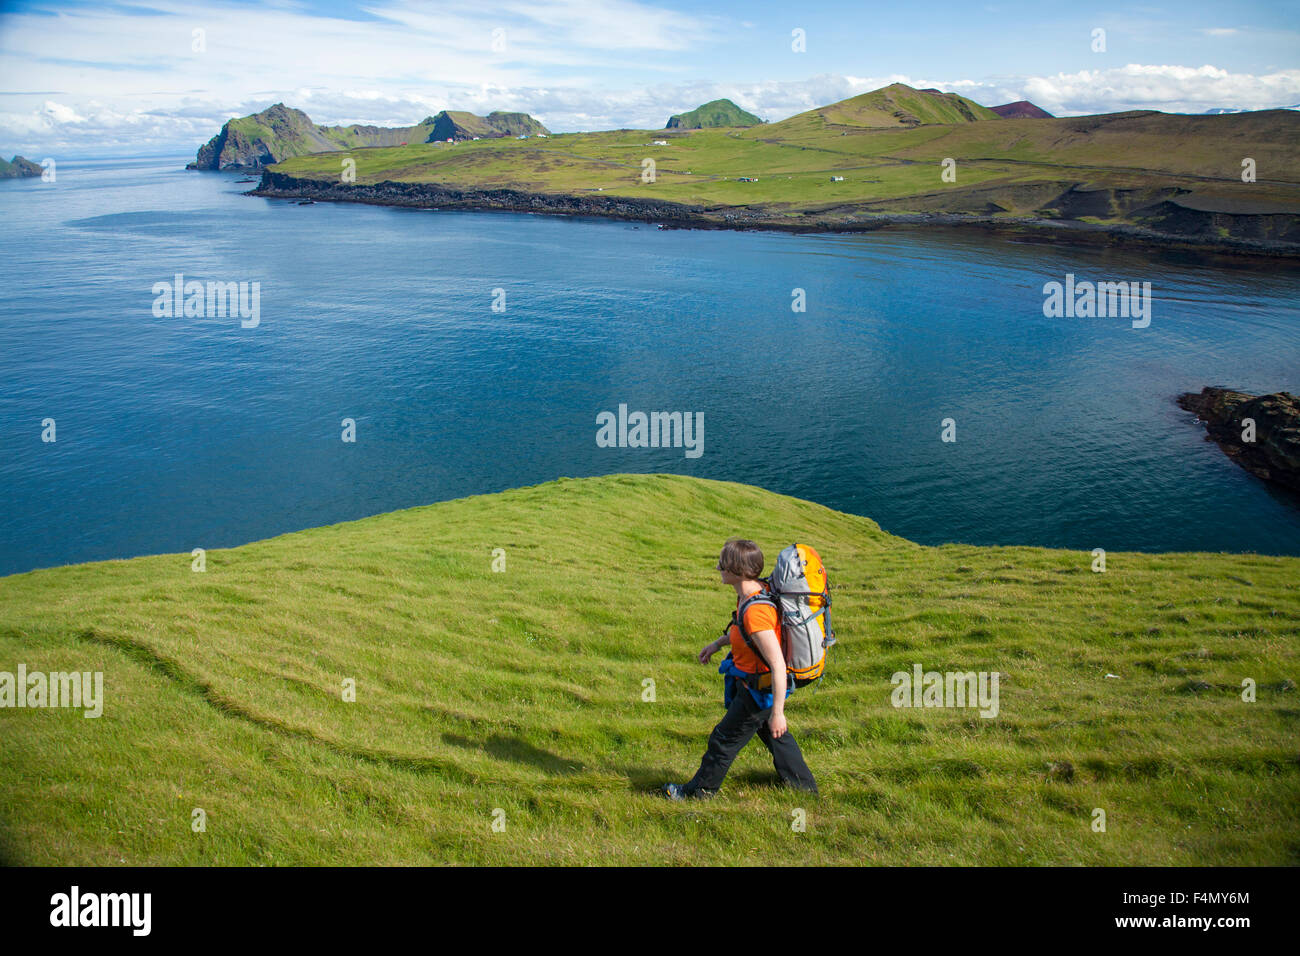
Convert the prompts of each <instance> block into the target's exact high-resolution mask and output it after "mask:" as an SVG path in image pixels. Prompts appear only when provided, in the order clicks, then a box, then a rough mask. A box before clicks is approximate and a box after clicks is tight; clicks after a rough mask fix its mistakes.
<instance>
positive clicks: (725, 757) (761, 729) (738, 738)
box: [684, 686, 817, 794]
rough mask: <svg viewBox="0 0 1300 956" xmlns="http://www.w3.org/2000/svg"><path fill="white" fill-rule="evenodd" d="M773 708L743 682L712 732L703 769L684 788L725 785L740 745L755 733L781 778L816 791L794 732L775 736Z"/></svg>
mask: <svg viewBox="0 0 1300 956" xmlns="http://www.w3.org/2000/svg"><path fill="white" fill-rule="evenodd" d="M771 714H772V708H770V707H765V708H763V709H761V710H760V709H759V706H758V703H757V702H756V701H755V700H754V695H753V694H751V693H750V692H749V690H748V689H747V688H745V687H743V686H738V687H736V691H735V694H734V695H733V697H732V699H731V706H730V707H728V708H727V715H726V716H725V717H723V718H722V720H720V721H719V722H718V726H716V727H714V728H713V733H711V734H709V747H708V749H707V750H706V751H705V752H704V758H703V759H702V760H701V761H700V769H699V770H697V771H696V772H695V776H694V777H692V778H691V782H690V783H688V784H687V785H686V787H685V788H684V789H685V790H686V792H687V793H688V794H694V793H695V792H696V791H697V790H717V789H718V788H719V787H721V786H722V781H723V778H724V777H726V776H727V771H728V770H729V769H730V768H731V762H732V761H733V760H735V759H736V755H737V754H738V753H740V751H741V748H743V747H744V746H745V744H747V743H749V738H751V737H753V736H754V734H755V733H757V734H758V736H759V738H760V739H761V740H762V741H763V744H764V746H766V747H767V749H768V751H769V752H770V753H771V754H772V765H773V766H774V767H776V772H777V773H778V774H780V776H781V779H782V780H784V781H785V782H786V784H787V785H788V786H790V787H793V788H794V789H796V790H806V791H808V792H810V793H816V792H817V781H816V780H814V779H813V775H812V771H811V770H809V769H808V765H807V764H806V763H804V759H803V752H802V751H801V750H800V749H799V744H798V743H797V742H796V741H795V739H794V734H792V733H790V731H789V730H786V732H785V733H784V734H782V735H781V736H780V737H779V738H777V739H775V740H774V739H773V738H772V729H771V728H770V727H768V725H767V718H768V717H769V716H771Z"/></svg>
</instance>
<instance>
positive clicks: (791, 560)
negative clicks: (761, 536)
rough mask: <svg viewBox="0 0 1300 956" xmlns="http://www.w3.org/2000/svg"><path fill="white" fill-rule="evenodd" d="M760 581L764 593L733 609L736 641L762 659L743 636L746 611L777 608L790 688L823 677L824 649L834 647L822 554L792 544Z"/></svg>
mask: <svg viewBox="0 0 1300 956" xmlns="http://www.w3.org/2000/svg"><path fill="white" fill-rule="evenodd" d="M759 581H760V582H761V583H762V584H763V586H764V590H762V591H759V592H758V593H757V594H751V595H750V596H749V597H747V598H745V599H744V600H743V601H741V602H740V606H739V607H738V608H736V614H735V618H734V621H735V624H736V626H737V627H738V628H739V629H740V636H741V637H743V638H744V639H745V644H746V645H748V646H749V648H750V649H751V650H753V651H754V653H755V654H757V655H758V657H759V659H760V660H762V658H763V654H762V652H761V651H760V650H759V649H758V647H757V646H755V644H754V642H753V641H752V640H750V637H749V634H748V633H747V632H746V631H745V623H744V621H745V611H746V610H748V609H749V608H750V607H751V606H752V605H754V604H767V605H770V606H771V607H774V608H776V611H777V615H778V617H779V618H780V621H781V649H782V650H783V651H784V652H785V669H786V670H787V671H788V672H789V673H790V674H792V675H793V677H794V686H795V687H803V686H804V685H805V684H811V683H812V682H813V681H815V680H817V679H818V678H819V677H821V676H822V674H823V673H825V671H826V648H828V647H830V646H831V645H832V644H834V643H835V632H834V631H833V630H832V629H831V586H830V581H829V580H828V578H827V575H826V565H824V564H823V563H822V559H821V555H819V554H818V553H817V552H816V551H814V550H813V549H812V548H810V547H809V546H808V545H806V544H792V545H790V546H789V547H788V548H785V549H783V550H782V551H781V553H780V555H778V556H777V559H776V564H775V565H774V566H773V568H772V573H771V574H770V575H768V576H767V577H765V578H759ZM764 663H767V662H766V661H764ZM768 667H769V668H770V667H771V664H768Z"/></svg>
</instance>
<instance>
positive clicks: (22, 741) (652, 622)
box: [0, 475, 1300, 865]
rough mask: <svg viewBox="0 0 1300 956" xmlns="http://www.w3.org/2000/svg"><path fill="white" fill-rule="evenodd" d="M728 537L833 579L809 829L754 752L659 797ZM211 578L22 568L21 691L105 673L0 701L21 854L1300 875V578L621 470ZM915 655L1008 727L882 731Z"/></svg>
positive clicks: (230, 562)
mask: <svg viewBox="0 0 1300 956" xmlns="http://www.w3.org/2000/svg"><path fill="white" fill-rule="evenodd" d="M736 534H748V535H752V536H754V537H756V538H757V539H758V540H759V543H760V544H761V545H762V547H763V548H764V550H765V551H766V552H767V553H768V555H769V561H770V560H771V557H772V556H774V555H775V553H776V551H777V550H778V548H779V547H781V546H782V545H784V544H786V543H788V542H789V541H791V540H795V539H798V540H801V541H808V542H811V543H814V544H815V545H816V546H817V547H818V548H819V549H820V551H821V553H822V555H823V556H824V557H825V558H826V560H827V563H828V566H829V568H830V570H831V573H832V575H833V578H832V580H833V583H834V585H835V592H834V593H835V603H834V614H835V626H836V630H837V633H838V636H839V643H838V644H837V645H836V646H835V647H834V648H833V649H832V652H831V667H830V673H829V676H828V677H827V678H825V680H824V681H823V682H822V684H821V685H819V686H816V687H813V688H805V689H803V690H801V691H799V692H798V694H797V696H796V697H795V698H794V699H793V700H792V702H791V704H790V706H789V708H788V714H789V719H790V725H791V728H792V730H793V732H794V733H795V734H796V735H797V736H798V739H799V741H800V744H801V746H802V747H803V749H804V752H805V754H806V755H807V758H808V761H809V763H810V765H811V766H812V767H813V769H814V770H815V772H816V773H817V775H818V779H819V783H820V786H821V792H822V795H821V798H820V800H818V801H816V802H812V803H810V802H809V801H808V800H807V799H806V798H803V797H796V796H795V795H794V794H792V793H790V792H787V791H784V790H782V789H778V788H777V787H775V786H774V785H773V780H774V775H773V773H772V770H771V765H770V761H769V759H768V758H767V755H766V753H765V752H764V751H763V750H762V748H761V747H759V746H756V745H755V746H751V747H749V748H747V749H746V750H745V751H744V752H743V753H742V754H741V756H740V758H739V759H738V761H737V762H736V764H735V766H734V767H733V770H732V777H731V779H730V780H729V783H728V786H727V787H726V788H725V789H724V790H723V792H722V794H721V795H720V796H719V798H718V799H716V800H714V801H713V802H711V803H709V804H707V805H680V804H670V803H668V802H666V801H662V800H660V799H658V798H657V797H655V796H652V795H651V793H650V791H651V790H652V789H653V788H654V787H656V786H657V785H658V784H660V783H662V782H663V781H665V780H680V779H682V778H684V777H685V776H687V775H689V773H690V772H691V771H692V770H693V769H694V767H695V765H696V762H697V761H698V758H699V755H700V753H701V752H702V748H703V746H704V741H705V738H706V736H707V734H708V731H709V729H710V728H711V726H712V725H713V723H714V722H715V721H716V720H717V719H718V717H719V716H720V715H721V713H722V711H721V707H720V699H721V687H720V681H719V678H718V676H717V674H716V673H714V670H713V668H711V667H704V666H701V665H700V664H698V663H696V662H695V661H694V656H695V654H696V652H697V651H698V649H699V648H700V647H701V646H702V645H703V644H704V643H706V642H707V641H709V640H710V639H712V638H713V637H714V636H716V634H717V633H718V632H719V630H720V629H721V627H722V624H723V623H724V622H725V620H726V618H727V615H728V614H729V613H730V609H731V607H732V606H734V605H733V604H732V601H731V599H730V598H729V597H728V593H729V592H728V591H727V590H726V589H724V588H722V587H720V586H719V585H718V583H717V579H716V575H715V572H714V571H713V566H714V561H715V559H716V556H717V552H718V550H719V548H720V546H721V543H722V541H723V540H724V539H726V538H727V537H729V536H732V535H736ZM497 548H501V549H504V558H505V561H506V564H505V570H504V571H503V572H501V573H494V572H493V570H492V562H493V557H494V549H497ZM192 560H193V559H192V558H191V557H190V555H189V554H179V555H159V556H154V557H143V558H135V559H132V560H129V561H112V562H105V563H99V564H87V565H80V566H73V567H64V568H55V569H50V570H42V571H35V572H32V573H29V574H21V575H15V576H11V577H7V578H2V579H0V660H2V661H3V662H4V663H3V664H0V670H7V671H10V672H13V670H14V668H15V667H16V665H17V664H19V663H22V664H23V665H25V667H26V669H27V671H28V672H44V671H56V670H71V669H77V670H84V671H102V672H103V673H104V680H105V686H104V694H105V704H104V711H103V715H102V716H101V717H99V718H97V719H86V718H85V717H83V716H82V714H81V712H79V711H74V710H52V709H45V710H41V709H9V708H4V709H0V734H2V735H3V740H4V746H3V747H0V859H3V861H5V862H9V863H22V864H89V865H97V864H110V863H111V864H118V863H127V864H149V865H154V864H183V865H245V864H258V865H294V864H307V865H312V864H408V863H409V864H433V863H478V864H482V863H498V864H500V863H510V864H547V863H550V864H593V863H611V862H617V863H620V864H627V865H640V864H673V865H691V864H709V863H713V864H729V863H741V862H743V863H747V864H751V865H774V864H790V863H830V864H850V865H859V864H894V865H952V864H981V865H1004V864H1029V865H1037V864H1083V865H1121V864H1123V865H1128V864H1145V865H1162V864H1172V865H1182V864H1250V865H1256V864H1272V865H1281V864H1290V865H1295V864H1296V863H1298V862H1300V836H1298V834H1300V762H1298V761H1297V752H1296V739H1297V733H1298V732H1300V709H1297V706H1296V691H1295V689H1294V687H1295V684H1294V681H1295V680H1296V678H1297V676H1300V674H1298V671H1300V648H1298V647H1297V644H1296V640H1295V635H1296V633H1297V628H1298V627H1300V595H1298V594H1297V591H1296V590H1295V581H1296V580H1297V579H1300V560H1297V559H1295V558H1281V557H1259V556H1254V555H1229V554H1165V555H1159V554H1120V553H1111V554H1108V555H1107V570H1106V572H1105V573H1103V574H1097V573H1092V572H1091V571H1090V567H1091V564H1092V561H1093V557H1092V555H1091V554H1088V553H1082V552H1069V551H1050V550H1044V549H1039V548H1019V547H1007V548H979V547H971V546H959V545H952V546H945V547H938V548H927V547H920V546H918V545H915V544H912V543H911V542H908V541H905V540H903V539H900V538H897V537H893V536H891V535H889V534H886V533H884V532H883V531H881V530H880V528H879V527H877V525H876V524H875V523H874V522H872V521H870V520H868V519H866V518H861V517H855V516H852V515H845V514H840V513H837V512H833V511H830V510H828V509H826V508H823V507H820V506H818V505H815V504H811V503H809V502H806V501H799V500H796V499H792V498H786V497H782V496H779V495H775V494H771V493H769V492H765V491H762V490H760V489H757V488H753V487H748V486H743V485H735V484H729V483H720V482H712V481H704V480H700V479H694V478H686V477H672V476H627V475H622V476H620V475H612V476H607V477H602V478H590V479H581V480H568V479H561V480H559V481H555V482H551V483H549V484H545V485H540V486H537V487H533V488H523V489H517V490H513V491H508V492H504V493H502V494H496V495H483V496H478V497H472V498H465V499H461V500H458V501H449V502H443V503H440V504H434V505H430V506H427V507H423V508H415V509H411V510H408V511H402V512H394V513H391V514H385V515H380V516H377V517H374V518H369V519H366V520H363V521H357V522H352V523H348V524H339V525H334V526H331V527H325V528H317V529H314V530H311V531H304V532H301V533H298V534H291V535H285V536H283V537H279V538H275V539H271V540H268V541H261V542H257V543H254V544H249V545H245V546H243V547H239V548H233V549H230V550H221V551H215V550H214V551H209V552H208V554H207V557H206V561H207V568H206V571H205V572H203V573H195V572H194V571H192V570H191V565H192ZM914 664H920V665H922V666H923V667H924V668H926V669H934V670H939V671H947V670H961V671H968V670H969V671H997V672H998V673H999V674H1000V675H1001V678H1000V706H999V714H998V716H997V717H996V718H994V719H983V718H981V717H979V716H977V714H976V713H975V712H974V711H972V710H963V709H936V708H920V709H895V708H894V707H893V706H891V703H890V696H891V692H892V690H893V686H892V685H891V682H890V678H891V675H892V674H893V673H894V672H896V671H910V670H911V669H912V667H913V665H914ZM1111 675H1117V676H1111ZM1246 677H1249V678H1251V679H1253V680H1254V681H1256V682H1257V685H1258V700H1257V701H1256V702H1255V703H1244V702H1243V701H1242V699H1241V685H1242V680H1243V678H1246ZM345 680H353V681H355V688H356V695H355V697H356V699H355V702H351V703H349V702H345V701H344V700H343V695H342V687H343V682H344V681H345ZM647 681H652V682H653V685H650V684H647V683H646V682H647ZM651 686H653V695H652V696H653V698H654V699H653V700H646V699H643V698H644V697H645V696H646V692H647V690H648V689H650V687H651ZM196 808H198V809H201V810H203V811H204V813H205V814H206V829H205V830H204V831H203V832H194V831H193V830H192V829H191V821H192V819H193V813H194V810H195V809H196ZM795 808H802V809H805V810H806V811H807V832H805V833H799V832H794V831H793V830H792V828H791V826H790V823H791V819H792V817H791V814H792V810H793V809H795ZM1094 808H1103V809H1105V810H1106V813H1107V818H1108V826H1107V830H1106V832H1104V833H1098V832H1094V831H1093V829H1092V822H1093V819H1094V812H1093V811H1094ZM498 809H499V810H500V811H502V812H503V813H504V816H503V817H498V819H503V820H504V821H505V824H506V829H505V830H504V832H494V831H493V829H492V822H493V819H494V811H496V810H498Z"/></svg>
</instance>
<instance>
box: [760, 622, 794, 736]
mask: <svg viewBox="0 0 1300 956" xmlns="http://www.w3.org/2000/svg"><path fill="white" fill-rule="evenodd" d="M753 641H754V644H755V646H757V647H758V650H759V653H760V654H762V655H763V662H764V663H765V664H767V666H768V667H770V668H771V670H772V713H771V715H770V716H769V717H768V718H767V725H768V726H769V727H770V728H772V737H773V738H777V737H780V736H782V735H783V734H784V733H785V731H786V725H785V654H783V653H782V652H781V642H780V641H778V640H777V639H776V631H773V630H766V631H757V632H755V633H754V635H753ZM773 662H775V663H776V666H775V667H773V666H772V664H773Z"/></svg>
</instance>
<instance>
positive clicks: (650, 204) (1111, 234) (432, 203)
mask: <svg viewBox="0 0 1300 956" xmlns="http://www.w3.org/2000/svg"><path fill="white" fill-rule="evenodd" d="M249 195H252V196H264V197H268V198H276V199H314V200H317V201H327V202H356V203H365V204H368V205H379V206H405V207H411V208H419V209H463V210H477V211H499V212H530V213H540V214H545V215H557V216H595V217H600V218H606V219H618V220H625V221H630V222H643V223H649V224H652V225H658V226H659V227H661V228H665V229H667V228H674V229H735V230H747V229H754V230H766V231H778V232H791V233H827V232H871V231H874V230H877V229H883V228H888V227H897V226H919V227H933V226H943V227H950V226H957V227H963V228H970V227H977V228H982V229H984V230H985V231H988V232H993V233H1000V234H1012V235H1019V236H1024V237H1027V238H1035V237H1038V238H1044V239H1066V240H1068V241H1071V242H1082V243H1089V244H1101V245H1109V244H1113V243H1116V242H1124V243H1131V244H1139V245H1148V246H1156V247H1161V248H1170V247H1176V248H1187V249H1197V250H1202V251H1207V252H1216V253H1232V254H1247V255H1267V256H1276V257H1282V258H1288V259H1289V258H1297V257H1300V242H1290V241H1283V240H1275V239H1254V238H1247V237H1232V236H1224V235H1222V234H1221V231H1220V230H1218V229H1216V230H1215V231H1214V232H1213V234H1210V235H1201V234H1194V233H1186V234H1184V233H1173V232H1163V231H1158V230H1154V229H1149V228H1145V227H1142V226H1133V225H1124V224H1118V225H1117V224H1106V223H1091V222H1082V221H1079V220H1072V219H1041V218H1034V217H1015V218H1009V217H1006V216H992V215H979V214H965V213H939V212H934V213H880V212H862V211H860V212H855V214H853V215H836V214H825V213H819V212H817V211H809V212H807V213H805V214H804V215H803V216H802V217H801V218H800V219H799V220H797V221H796V220H794V219H792V217H790V216H789V215H788V214H787V213H786V211H784V210H783V211H780V212H768V211H764V210H761V209H752V208H746V207H733V206H692V205H685V204H682V203H675V202H668V201H665V200H658V199H636V198H632V197H627V196H602V195H599V194H596V193H592V194H590V195H559V194H549V193H532V192H525V191H522V190H515V189H473V188H470V189H461V188H457V187H454V186H444V185H439V184H436V183H403V182H391V181H388V182H381V183H373V184H360V183H354V184H347V183H341V182H335V181H323V180H315V179H299V178H296V177H293V176H288V175H286V174H284V173H278V172H274V171H272V170H269V169H264V170H262V179H261V182H259V183H258V185H257V188H256V189H253V190H251V191H250V193H249Z"/></svg>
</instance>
